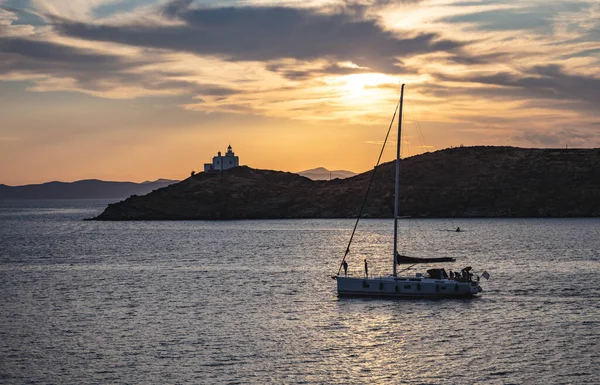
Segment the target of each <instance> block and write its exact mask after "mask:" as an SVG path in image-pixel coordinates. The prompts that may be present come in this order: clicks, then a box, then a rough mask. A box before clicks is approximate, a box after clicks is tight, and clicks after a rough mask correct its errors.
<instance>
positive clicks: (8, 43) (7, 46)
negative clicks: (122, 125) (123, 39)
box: [0, 36, 136, 73]
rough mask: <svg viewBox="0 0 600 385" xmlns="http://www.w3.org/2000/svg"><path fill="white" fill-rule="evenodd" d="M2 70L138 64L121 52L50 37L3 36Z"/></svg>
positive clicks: (117, 67)
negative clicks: (103, 51) (99, 50)
mask: <svg viewBox="0 0 600 385" xmlns="http://www.w3.org/2000/svg"><path fill="white" fill-rule="evenodd" d="M0 58H1V60H0V72H2V73H7V72H11V71H21V72H27V71H43V72H57V71H69V72H71V71H75V72H77V71H78V70H84V71H85V72H94V71H97V70H102V71H111V70H119V71H120V70H122V69H126V68H127V67H128V66H134V65H136V64H135V63H133V62H128V61H127V60H124V59H123V58H121V57H120V56H115V55H107V54H101V53H97V52H93V51H90V50H84V49H80V48H75V47H70V46H66V45H62V44H57V43H52V42H48V41H35V40H28V39H24V38H20V37H10V36H6V37H0Z"/></svg>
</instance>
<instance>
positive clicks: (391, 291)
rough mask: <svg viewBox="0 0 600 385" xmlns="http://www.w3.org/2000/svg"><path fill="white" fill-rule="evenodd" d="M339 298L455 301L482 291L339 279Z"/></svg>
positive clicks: (455, 284)
mask: <svg viewBox="0 0 600 385" xmlns="http://www.w3.org/2000/svg"><path fill="white" fill-rule="evenodd" d="M336 279H337V290H338V295H339V296H368V297H397V298H453V297H462V298H464V297H473V296H475V295H477V294H478V293H480V292H481V291H482V289H481V287H480V286H479V284H478V283H477V282H459V281H456V280H451V279H433V278H425V277H417V278H414V277H395V278H394V277H391V276H390V277H375V278H357V277H344V276H339V277H336Z"/></svg>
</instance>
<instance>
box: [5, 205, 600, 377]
mask: <svg viewBox="0 0 600 385" xmlns="http://www.w3.org/2000/svg"><path fill="white" fill-rule="evenodd" d="M106 203H107V202H106V201H54V202H50V201H48V202H39V201H38V202H0V296H1V297H0V383H6V384H20V383H157V384H158V383H202V384H248V383H256V384H262V383H286V384H300V383H301V384H307V383H340V384H363V383H386V384H389V383H399V384H471V383H477V384H509V383H513V384H599V383H600V358H599V356H600V303H599V300H598V299H599V297H600V284H599V279H598V274H599V272H600V220H598V219H564V220H563V219H543V220H542V219H524V220H503V219H497V220H454V221H450V220H405V221H403V222H402V224H401V231H400V234H401V241H400V247H401V250H402V252H403V253H406V254H409V255H414V256H454V257H457V260H458V261H459V262H456V263H455V264H452V266H451V268H453V269H454V270H459V269H460V268H462V267H464V266H467V265H471V266H473V268H474V269H475V270H476V271H478V272H482V271H483V270H484V269H485V270H487V271H488V272H489V273H490V275H491V279H490V280H489V281H486V282H484V283H483V285H482V286H483V288H484V290H485V291H484V293H483V295H482V296H481V298H477V299H473V300H439V301H422V300H375V299H370V300H369V299H339V298H337V296H336V292H335V281H334V280H332V279H331V278H330V276H331V275H332V274H335V272H336V271H337V268H338V264H339V261H340V257H341V254H342V252H343V251H344V249H345V247H346V242H347V241H348V237H349V235H350V232H351V228H352V226H353V221H351V220H270V221H227V222H203V221H196V222H192V221H184V222H115V223H112V222H84V221H82V220H81V219H82V218H85V217H90V216H93V215H95V214H98V213H99V212H100V211H101V210H102V209H103V208H104V206H105V204H106ZM391 226H392V222H391V220H365V221H363V222H361V226H360V227H359V233H358V235H357V237H356V241H355V243H354V244H353V248H352V251H353V252H352V253H351V257H350V260H349V263H350V271H351V272H353V273H354V274H361V270H360V268H361V267H362V259H363V258H364V257H366V258H367V259H368V260H369V261H370V270H374V272H375V273H380V274H389V272H390V271H391V262H390V260H391V258H390V255H391V247H392V244H391V241H392V239H391V235H392V231H391V229H392V227H391ZM456 226H460V227H461V229H464V230H466V231H465V232H461V233H454V232H451V231H446V230H449V229H452V228H455V227H456ZM414 272H415V271H412V273H414Z"/></svg>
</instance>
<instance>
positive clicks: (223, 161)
mask: <svg viewBox="0 0 600 385" xmlns="http://www.w3.org/2000/svg"><path fill="white" fill-rule="evenodd" d="M239 165H240V159H239V158H238V157H237V156H235V154H234V153H233V151H232V149H231V145H230V146H229V147H227V153H226V154H225V156H222V155H221V151H219V152H218V154H217V156H214V157H213V161H212V163H204V172H211V171H223V170H227V169H230V168H233V167H238V166H239Z"/></svg>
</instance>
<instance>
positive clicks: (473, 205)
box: [93, 146, 600, 220]
mask: <svg viewBox="0 0 600 385" xmlns="http://www.w3.org/2000/svg"><path fill="white" fill-rule="evenodd" d="M401 165H402V171H401V173H402V176H401V183H400V215H403V216H411V217H422V218H441V217H595V216H600V149H523V148H515V147H482V146H480V147H458V148H450V149H445V150H441V151H436V152H432V153H425V154H421V155H417V156H413V157H410V158H406V159H404V160H402V162H401ZM394 170H395V167H394V162H388V163H385V164H382V165H380V166H379V167H378V168H377V172H376V177H375V180H374V183H373V186H372V188H371V191H370V193H369V196H368V199H367V203H366V206H365V209H364V212H363V216H364V217H371V218H391V217H392V216H393V205H394V202H393V201H394V172H395V171H394ZM372 173H373V170H371V171H368V172H365V173H363V174H359V175H357V176H354V177H351V178H348V179H334V180H331V181H313V180H310V179H308V178H305V177H302V176H300V175H297V174H293V173H289V172H281V171H272V170H256V169H252V168H249V167H245V166H242V167H237V168H233V169H230V170H227V171H224V172H222V173H199V174H196V175H194V176H192V177H190V178H188V179H186V180H184V181H181V182H179V183H176V184H173V185H170V186H168V187H164V188H161V189H158V190H155V191H153V192H151V193H149V194H146V195H143V196H135V195H134V196H131V197H129V198H127V199H126V200H124V201H121V202H118V203H114V204H110V205H109V206H108V207H107V208H106V209H105V210H104V212H103V213H102V214H100V215H99V216H97V217H96V218H93V219H96V220H185V219H210V220H214V219H267V218H269V219H270V218H273V219H274V218H348V217H355V216H356V215H357V214H358V210H359V208H360V206H361V202H362V200H363V198H364V195H365V192H366V189H367V186H368V183H369V180H370V178H371V175H372Z"/></svg>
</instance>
